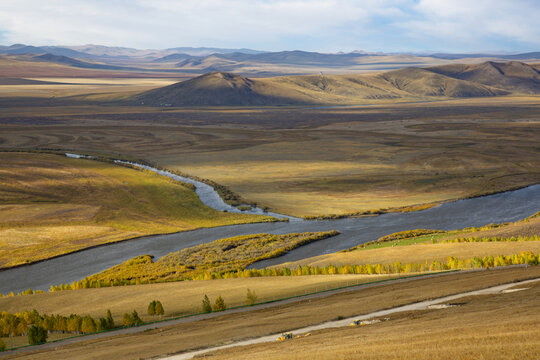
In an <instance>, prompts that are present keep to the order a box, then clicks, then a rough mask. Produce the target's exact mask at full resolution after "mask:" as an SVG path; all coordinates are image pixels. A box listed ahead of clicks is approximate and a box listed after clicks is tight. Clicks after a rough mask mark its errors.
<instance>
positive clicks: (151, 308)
mask: <svg viewBox="0 0 540 360" xmlns="http://www.w3.org/2000/svg"><path fill="white" fill-rule="evenodd" d="M147 312H148V315H151V316H154V315H156V300H153V301H151V302H150V304H148V310H147Z"/></svg>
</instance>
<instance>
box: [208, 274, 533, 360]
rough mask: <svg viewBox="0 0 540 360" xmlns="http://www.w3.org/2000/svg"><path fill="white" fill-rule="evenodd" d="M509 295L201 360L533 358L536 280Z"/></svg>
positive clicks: (402, 315)
mask: <svg viewBox="0 0 540 360" xmlns="http://www.w3.org/2000/svg"><path fill="white" fill-rule="evenodd" d="M529 286H530V287H531V288H530V289H528V290H525V291H520V292H516V293H512V294H498V295H485V296H481V297H471V298H466V299H463V300H459V302H464V303H465V304H464V305H462V306H459V307H455V308H450V309H444V310H432V311H423V312H409V313H401V314H396V315H393V316H391V320H390V321H387V322H382V323H379V324H375V325H369V326H365V327H360V328H342V329H337V330H327V331H320V332H316V333H313V335H312V336H310V337H307V338H303V339H299V340H293V341H289V342H285V343H272V344H264V345H256V346H246V347H239V348H233V349H232V350H227V351H220V352H218V353H216V354H215V356H211V355H207V356H205V359H216V360H217V359H231V358H234V359H239V360H240V359H275V360H285V359H287V360H289V359H306V358H317V359H321V360H325V359H418V360H422V359H448V360H460V359H501V360H502V359H504V360H506V359H516V360H518V359H519V360H525V359H530V360H533V359H537V357H538V349H539V348H540V337H539V336H538V334H539V333H540V325H539V324H540V314H539V313H538V307H539V306H540V282H536V283H534V285H527V287H529Z"/></svg>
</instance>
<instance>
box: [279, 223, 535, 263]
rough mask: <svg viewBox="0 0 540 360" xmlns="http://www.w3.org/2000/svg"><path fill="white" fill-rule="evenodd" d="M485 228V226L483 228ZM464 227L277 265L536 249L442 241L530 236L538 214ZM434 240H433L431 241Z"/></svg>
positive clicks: (467, 255)
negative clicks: (490, 226)
mask: <svg viewBox="0 0 540 360" xmlns="http://www.w3.org/2000/svg"><path fill="white" fill-rule="evenodd" d="M486 228H487V227H486ZM475 230H476V231H472V229H464V230H458V231H448V232H443V233H435V234H433V235H421V236H418V237H414V236H413V237H410V238H406V239H401V240H394V241H389V242H383V243H374V244H372V245H368V246H366V247H364V248H363V247H358V248H356V249H354V248H353V249H351V250H352V251H342V252H336V253H332V254H326V255H320V256H315V257H312V258H307V259H303V260H299V261H295V262H289V263H285V264H281V265H279V266H278V267H282V266H286V267H290V268H296V267H298V266H305V265H309V266H312V265H313V266H321V267H324V266H328V265H335V266H340V265H348V264H377V263H382V264H392V263H395V262H401V263H424V262H425V261H443V262H446V260H447V259H448V257H455V258H459V259H470V258H473V257H484V256H498V255H513V254H519V253H521V252H523V251H532V252H533V253H535V254H537V253H539V252H540V241H492V242H462V243H454V242H446V241H451V240H454V239H459V238H471V237H477V238H483V237H492V238H499V239H510V238H511V237H516V238H517V237H519V236H522V237H534V236H535V235H539V234H540V216H532V217H530V218H528V219H525V220H521V221H516V222H514V223H509V224H506V225H501V226H500V227H493V228H489V229H482V228H480V229H475ZM434 242H435V243H434Z"/></svg>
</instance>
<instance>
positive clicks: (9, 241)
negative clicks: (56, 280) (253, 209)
mask: <svg viewBox="0 0 540 360" xmlns="http://www.w3.org/2000/svg"><path fill="white" fill-rule="evenodd" d="M0 174H1V176H0V266H4V267H5V266H13V265H17V264H22V263H27V262H32V261H37V260H42V259H46V258H50V257H52V256H56V255H60V254H64V253H67V252H71V251H75V250H80V249H83V248H86V247H90V246H94V245H98V244H103V243H108V242H112V241H118V240H123V239H127V238H133V237H137V236H143V235H149V234H156V233H170V232H175V231H183V230H190V229H195V228H199V227H212V226H220V225H228V224H238V223H245V222H256V221H264V220H268V217H262V216H251V215H242V214H232V213H222V212H219V211H215V210H213V209H210V208H208V207H207V206H205V205H203V204H202V203H201V202H200V200H199V198H198V197H197V195H196V194H195V192H194V191H193V190H192V187H190V186H187V185H186V186H183V185H182V184H180V183H177V182H173V181H171V180H169V179H167V178H165V177H161V176H158V175H155V174H153V173H150V172H142V171H137V170H133V169H129V168H125V167H121V166H117V165H113V164H109V163H103V162H98V161H93V160H87V159H69V158H66V157H64V156H61V155H53V154H36V153H6V152H4V153H2V152H0Z"/></svg>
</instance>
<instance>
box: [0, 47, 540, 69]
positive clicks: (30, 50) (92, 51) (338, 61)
mask: <svg viewBox="0 0 540 360" xmlns="http://www.w3.org/2000/svg"><path fill="white" fill-rule="evenodd" d="M46 53H48V54H52V55H58V56H68V57H72V58H78V59H91V60H101V61H107V60H111V59H115V58H116V59H128V58H132V59H139V60H141V59H145V60H149V61H152V60H154V61H158V62H167V61H178V60H185V59H193V61H196V62H204V59H205V58H208V57H212V56H214V57H219V58H220V59H223V60H229V61H236V62H238V61H257V62H264V63H291V64H300V63H301V64H305V65H309V64H321V63H325V64H326V63H329V62H332V63H334V64H335V65H336V66H339V65H349V64H351V63H354V60H355V59H357V58H360V57H366V56H396V55H398V56H399V55H408V56H413V57H432V58H438V59H446V60H456V59H466V58H493V59H508V60H526V59H540V52H529V53H523V54H513V55H501V54H445V53H436V54H430V55H414V54H407V53H404V54H384V53H367V52H362V51H353V52H350V53H334V54H327V53H318V52H308V51H300V50H293V51H279V52H269V51H259V50H253V49H224V48H212V47H176V48H169V49H147V50H140V49H133V48H126V47H110V46H103V45H81V46H33V45H25V44H14V45H10V46H0V54H13V55H17V54H18V55H21V54H34V55H42V54H46Z"/></svg>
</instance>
